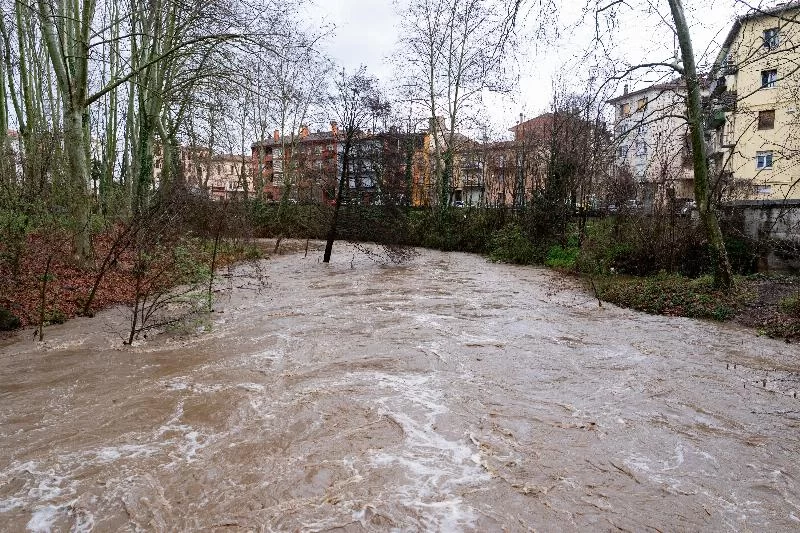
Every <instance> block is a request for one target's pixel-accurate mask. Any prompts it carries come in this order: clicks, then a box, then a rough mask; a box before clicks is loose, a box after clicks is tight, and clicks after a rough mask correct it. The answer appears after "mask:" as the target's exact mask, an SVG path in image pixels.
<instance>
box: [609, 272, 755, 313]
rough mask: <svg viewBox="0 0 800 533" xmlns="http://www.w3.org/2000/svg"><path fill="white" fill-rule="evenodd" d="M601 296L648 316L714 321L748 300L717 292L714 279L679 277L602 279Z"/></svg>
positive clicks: (738, 294) (736, 294) (744, 296)
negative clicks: (648, 314)
mask: <svg viewBox="0 0 800 533" xmlns="http://www.w3.org/2000/svg"><path fill="white" fill-rule="evenodd" d="M598 293H599V296H600V298H602V299H603V300H606V301H608V302H611V303H613V304H616V305H619V306H621V307H630V308H633V309H637V310H639V311H644V312H646V313H651V314H657V315H667V316H685V317H690V318H710V319H713V320H727V319H729V318H731V317H732V316H733V315H734V313H735V312H736V311H737V309H739V308H740V307H741V306H742V305H743V304H744V302H745V301H746V299H747V294H746V292H744V291H741V290H740V291H735V292H734V293H732V294H725V293H724V292H722V291H720V290H718V289H716V288H715V287H714V281H713V278H712V277H711V276H703V277H700V278H696V279H690V278H687V277H685V276H681V275H678V274H660V275H657V276H651V277H646V278H635V277H629V276H610V277H606V278H603V279H602V280H600V282H599V284H598Z"/></svg>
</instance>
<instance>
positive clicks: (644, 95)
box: [608, 80, 694, 209]
mask: <svg viewBox="0 0 800 533" xmlns="http://www.w3.org/2000/svg"><path fill="white" fill-rule="evenodd" d="M685 96H686V87H685V84H684V83H683V82H682V81H681V80H672V81H668V82H665V83H659V84H655V85H650V86H648V87H644V88H642V89H638V90H635V91H628V86H627V85H626V86H625V90H624V92H623V94H622V95H621V96H618V97H616V98H612V99H611V100H609V101H608V103H609V104H611V105H613V106H614V148H615V157H614V167H615V172H616V174H617V176H618V177H620V176H622V175H630V176H632V177H633V180H634V182H635V186H636V187H635V188H636V189H637V193H636V194H637V200H638V201H640V202H641V204H642V205H643V207H645V208H646V209H651V208H652V207H653V206H657V205H664V204H665V203H666V202H667V201H668V200H672V201H675V202H678V203H682V202H687V201H689V200H691V199H693V198H694V171H693V169H692V159H691V153H690V148H689V147H690V143H689V137H688V124H687V122H686V119H685V118H684V117H685V116H686V103H685Z"/></svg>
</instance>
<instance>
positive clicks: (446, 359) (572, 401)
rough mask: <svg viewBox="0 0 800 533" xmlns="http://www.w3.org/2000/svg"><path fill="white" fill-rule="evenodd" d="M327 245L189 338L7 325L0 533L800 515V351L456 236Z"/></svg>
mask: <svg viewBox="0 0 800 533" xmlns="http://www.w3.org/2000/svg"><path fill="white" fill-rule="evenodd" d="M320 255H321V253H320V251H319V250H312V251H311V252H310V253H309V255H308V257H307V258H304V257H303V254H302V253H299V254H287V255H282V256H279V257H274V258H272V259H269V260H268V261H265V262H264V272H265V273H266V275H267V280H268V283H267V285H266V286H265V287H264V288H263V290H261V291H259V290H255V289H254V288H253V286H252V285H253V284H252V283H250V284H249V286H248V287H243V288H234V289H233V291H231V292H228V293H225V294H223V295H222V296H221V297H220V300H219V302H218V304H217V306H216V307H217V310H218V311H219V312H217V313H214V315H213V316H212V317H211V319H210V320H211V322H212V323H211V324H210V328H207V329H208V331H206V332H204V333H198V334H196V335H177V334H165V335H159V336H155V337H152V336H151V338H149V339H147V340H145V341H142V342H140V343H139V344H138V345H135V346H133V347H125V346H122V339H121V336H120V335H121V334H124V330H125V319H126V317H125V316H124V315H123V313H122V311H119V310H118V311H107V312H104V313H101V314H100V315H98V316H97V317H96V318H94V319H77V320H74V321H71V322H69V323H67V324H65V325H62V326H54V327H52V328H49V329H48V330H47V332H46V339H45V342H44V343H43V344H37V343H35V342H34V341H32V340H31V336H30V332H28V333H26V334H24V335H19V336H17V337H15V338H14V339H12V340H10V341H4V342H3V344H0V398H2V402H0V529H2V530H3V531H23V530H25V529H26V528H27V529H29V530H33V531H48V530H52V531H70V530H72V531H90V530H94V531H116V530H122V531H135V530H144V531H176V530H192V531H196V530H205V531H365V530H366V531H590V530H591V531H616V530H623V531H696V530H706V531H767V530H769V531H790V530H795V531H796V530H798V528H800V485H799V483H800V439H799V438H798V437H800V427H799V426H800V400H798V399H797V398H796V397H795V396H796V395H795V392H796V391H797V389H798V387H799V386H800V381H799V380H800V378H798V372H800V357H799V356H800V349H798V347H797V346H796V345H793V344H785V343H783V342H778V341H773V340H770V339H765V338H758V337H756V336H755V335H754V333H753V332H751V331H747V330H742V329H738V328H735V327H731V326H726V325H719V324H714V323H708V322H701V321H695V320H688V319H679V318H664V317H653V316H647V315H644V314H640V313H637V312H633V311H628V310H622V309H618V308H615V307H613V306H611V305H608V304H604V305H603V306H602V307H599V306H598V303H597V301H596V300H595V299H593V298H592V297H591V295H588V294H587V293H586V292H585V291H583V290H582V289H580V288H579V287H577V286H576V285H574V284H573V282H571V281H565V280H563V279H562V278H561V277H560V276H558V275H556V274H553V273H551V272H548V271H546V270H541V269H535V268H523V267H515V266H508V265H497V264H492V263H488V262H487V261H486V260H485V259H483V258H481V257H477V256H472V255H465V254H444V253H439V252H431V251H421V252H420V254H419V255H418V256H417V257H415V258H413V259H412V260H411V261H409V262H407V263H405V264H402V265H384V264H380V263H378V262H375V261H372V260H370V259H369V258H367V257H365V256H363V255H360V254H358V253H355V252H352V251H350V250H348V249H347V248H346V246H345V245H337V247H336V249H335V250H334V261H335V262H334V263H333V264H330V265H324V264H321V263H320V262H319V258H320ZM242 279H243V278H239V277H236V278H233V279H231V280H228V281H226V282H225V283H227V284H230V285H231V286H235V287H237V286H239V285H242V284H244V281H242V282H241V283H240V281H241V280H242Z"/></svg>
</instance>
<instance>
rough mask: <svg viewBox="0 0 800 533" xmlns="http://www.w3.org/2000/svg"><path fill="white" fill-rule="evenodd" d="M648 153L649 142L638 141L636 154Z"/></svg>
mask: <svg viewBox="0 0 800 533" xmlns="http://www.w3.org/2000/svg"><path fill="white" fill-rule="evenodd" d="M646 154H647V143H646V142H644V141H636V155H646Z"/></svg>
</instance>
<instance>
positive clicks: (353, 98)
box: [322, 67, 380, 263]
mask: <svg viewBox="0 0 800 533" xmlns="http://www.w3.org/2000/svg"><path fill="white" fill-rule="evenodd" d="M376 101H380V97H379V96H378V91H377V81H376V80H375V79H374V78H372V77H369V76H368V75H367V73H366V69H365V68H364V67H362V68H360V69H359V70H357V71H356V72H354V73H352V74H348V73H347V72H346V71H345V70H342V72H341V76H339V77H337V78H336V80H335V81H334V91H333V92H332V93H331V95H330V96H329V98H328V108H329V110H330V113H331V115H332V116H334V117H336V119H337V121H338V124H339V125H340V128H341V130H340V131H341V134H340V142H341V144H342V151H341V162H340V165H339V183H338V186H337V190H336V203H335V205H334V206H333V215H332V217H331V222H330V226H329V228H328V235H327V242H326V244H325V253H324V256H323V259H322V260H323V262H325V263H329V262H330V260H331V253H332V251H333V243H334V241H335V240H336V235H337V229H338V222H339V212H340V210H341V208H342V203H343V202H344V201H345V200H346V198H347V194H346V193H347V188H348V186H349V183H350V177H351V172H352V168H351V167H352V164H351V158H352V154H353V148H354V145H355V143H356V141H357V140H358V137H359V136H360V135H362V134H363V133H364V130H366V128H367V126H368V125H369V123H370V119H371V118H372V116H373V113H374V107H373V106H371V104H374V102H376Z"/></svg>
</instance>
